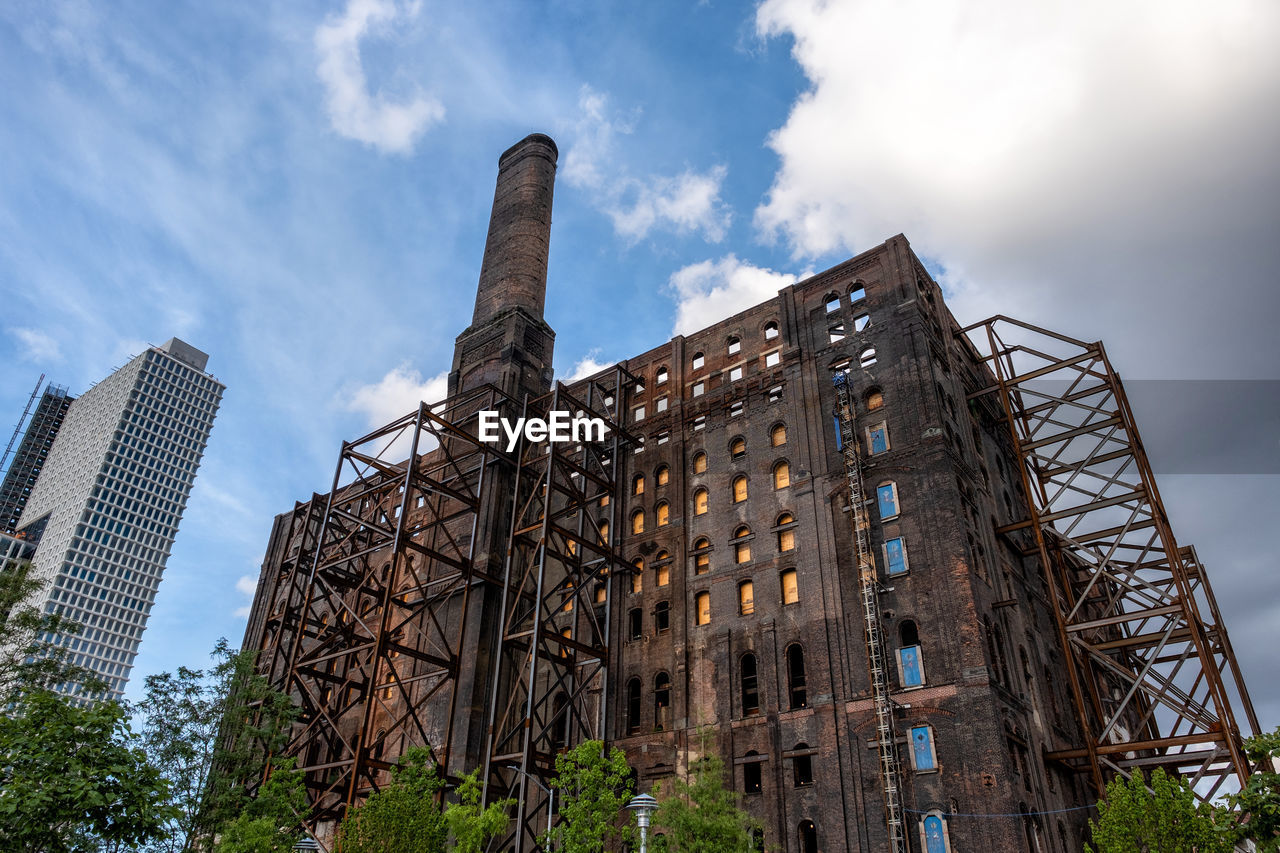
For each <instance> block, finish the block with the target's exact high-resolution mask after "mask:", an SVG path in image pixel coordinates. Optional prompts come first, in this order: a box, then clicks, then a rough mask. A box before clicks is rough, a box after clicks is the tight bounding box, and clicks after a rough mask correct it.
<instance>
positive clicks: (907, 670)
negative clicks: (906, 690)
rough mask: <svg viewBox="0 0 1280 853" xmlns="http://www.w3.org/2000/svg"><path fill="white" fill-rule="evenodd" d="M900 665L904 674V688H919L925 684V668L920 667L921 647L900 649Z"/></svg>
mask: <svg viewBox="0 0 1280 853" xmlns="http://www.w3.org/2000/svg"><path fill="white" fill-rule="evenodd" d="M898 665H899V667H900V672H901V673H902V686H903V687H919V686H920V685H921V684H924V668H923V667H922V666H921V665H920V647H919V646H907V647H905V648H901V649H898Z"/></svg>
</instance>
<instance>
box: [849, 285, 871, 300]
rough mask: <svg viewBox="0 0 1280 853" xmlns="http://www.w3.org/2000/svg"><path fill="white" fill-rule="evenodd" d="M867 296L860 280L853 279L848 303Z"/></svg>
mask: <svg viewBox="0 0 1280 853" xmlns="http://www.w3.org/2000/svg"><path fill="white" fill-rule="evenodd" d="M866 298H867V290H866V288H865V287H863V286H862V283H861V282H857V281H855V282H854V283H853V287H852V288H850V290H849V304H850V305H854V304H856V303H857V302H858V301H859V300H862V299H866Z"/></svg>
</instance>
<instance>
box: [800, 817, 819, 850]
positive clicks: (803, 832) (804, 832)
mask: <svg viewBox="0 0 1280 853" xmlns="http://www.w3.org/2000/svg"><path fill="white" fill-rule="evenodd" d="M800 853H818V830H817V828H816V827H814V825H813V821H811V820H805V821H801V822H800Z"/></svg>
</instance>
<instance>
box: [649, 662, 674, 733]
mask: <svg viewBox="0 0 1280 853" xmlns="http://www.w3.org/2000/svg"><path fill="white" fill-rule="evenodd" d="M670 714H671V678H670V677H669V676H668V675H667V674H666V673H665V672H660V673H658V674H657V676H655V677H654V679H653V730H654V731H655V732H665V731H666V730H667V729H669V728H670V727H671V721H670V719H669V717H670Z"/></svg>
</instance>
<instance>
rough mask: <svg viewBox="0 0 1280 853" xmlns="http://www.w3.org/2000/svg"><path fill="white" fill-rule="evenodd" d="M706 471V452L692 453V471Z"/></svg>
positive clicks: (701, 472)
mask: <svg viewBox="0 0 1280 853" xmlns="http://www.w3.org/2000/svg"><path fill="white" fill-rule="evenodd" d="M706 472H707V454H705V453H703V452H701V451H699V452H697V453H695V454H694V455H693V473H695V474H705V473H706Z"/></svg>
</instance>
